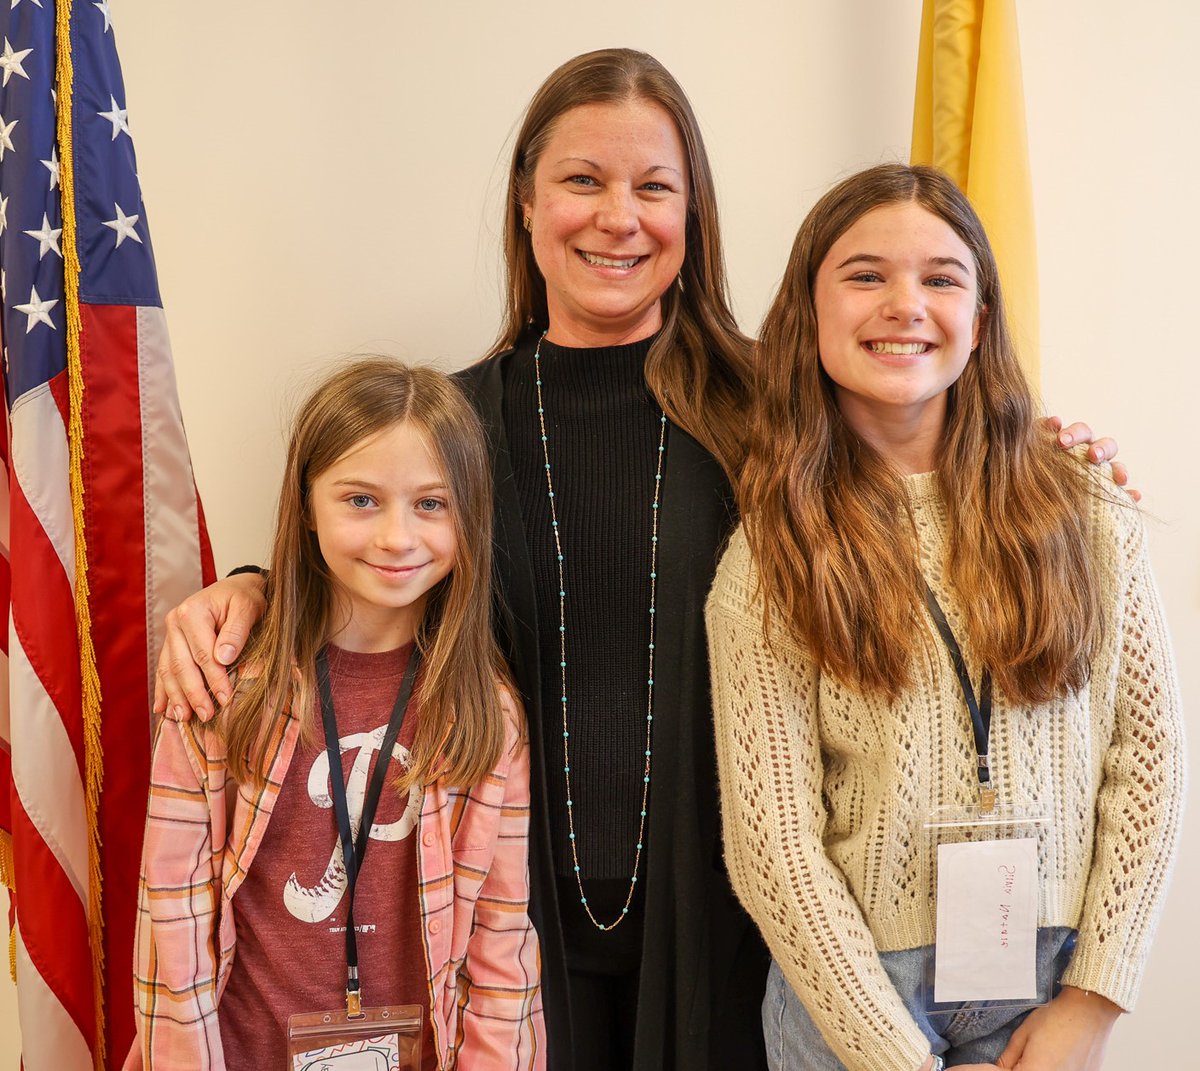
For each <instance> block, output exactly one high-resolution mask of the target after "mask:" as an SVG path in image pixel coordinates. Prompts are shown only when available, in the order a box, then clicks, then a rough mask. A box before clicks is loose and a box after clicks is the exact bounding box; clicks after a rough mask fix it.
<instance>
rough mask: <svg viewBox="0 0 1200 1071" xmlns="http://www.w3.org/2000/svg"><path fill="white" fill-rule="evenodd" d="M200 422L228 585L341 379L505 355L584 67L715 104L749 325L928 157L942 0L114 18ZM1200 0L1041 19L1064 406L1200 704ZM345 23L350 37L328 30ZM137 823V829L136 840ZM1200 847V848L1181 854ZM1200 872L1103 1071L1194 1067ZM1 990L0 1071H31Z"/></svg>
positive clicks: (738, 295)
mask: <svg viewBox="0 0 1200 1071" xmlns="http://www.w3.org/2000/svg"><path fill="white" fill-rule="evenodd" d="M112 6H113V14H114V25H115V29H116V32H117V34H118V42H119V44H120V46H121V50H122V59H123V61H124V66H125V75H126V82H127V87H128V91H129V113H130V120H131V125H132V128H133V132H134V135H135V137H136V138H137V146H138V153H139V170H140V175H141V180H142V183H143V187H144V190H145V196H146V200H147V203H148V205H149V219H150V224H151V227H152V228H153V235H154V240H155V247H156V252H157V256H158V262H159V269H160V276H161V281H162V288H163V296H164V300H165V302H166V308H167V313H168V319H169V322H170V324H171V329H172V334H173V338H174V343H175V350H176V363H177V369H178V374H179V380H180V385H181V392H182V398H183V408H184V414H185V418H186V420H187V425H188V431H189V435H190V439H191V444H192V450H193V456H194V459H195V464H196V474H197V478H198V480H199V484H200V488H201V491H202V493H203V495H204V499H205V505H206V507H207V511H208V516H209V522H210V526H211V530H212V533H213V541H214V545H215V548H216V553H217V558H218V566H219V567H220V568H221V569H228V568H229V567H231V566H233V565H236V564H238V563H240V562H242V561H247V560H251V561H257V560H261V559H262V557H263V555H264V547H265V540H266V531H267V523H268V516H269V513H270V510H271V507H272V501H273V497H274V494H275V487H276V479H277V473H278V469H279V462H280V456H281V446H280V428H281V424H282V420H283V414H284V412H285V411H286V404H287V401H288V399H289V397H294V394H295V392H296V390H297V389H298V386H299V385H302V384H303V382H304V377H305V374H306V373H307V372H309V371H311V370H312V369H315V368H318V367H320V366H321V365H322V364H323V363H324V362H325V361H327V360H328V359H329V358H330V357H332V356H334V355H336V354H340V353H343V352H348V351H356V350H362V349H379V350H385V351H387V352H393V353H397V354H399V355H402V356H405V357H408V358H413V359H429V360H436V361H438V362H439V363H440V364H441V365H442V366H443V367H444V368H447V369H451V368H455V367H458V366H459V365H462V364H464V363H466V362H467V361H468V360H470V359H472V358H473V357H475V356H477V355H478V354H480V353H481V352H482V351H483V350H484V348H485V347H486V346H487V344H488V342H489V341H490V339H491V336H492V333H493V331H494V329H495V324H496V317H497V308H498V293H499V291H498V283H497V273H496V256H495V248H496V245H497V229H496V219H497V215H498V197H499V183H500V181H501V178H502V175H503V158H504V156H505V153H506V150H507V147H508V145H507V138H508V136H509V135H510V134H511V132H512V126H513V123H514V120H515V118H516V116H517V114H518V112H519V111H520V109H521V107H522V105H523V104H524V102H525V101H526V100H527V98H528V96H529V94H530V93H531V92H532V90H533V89H534V88H535V86H536V85H537V84H538V82H539V81H540V80H541V78H542V77H543V76H544V75H545V74H546V73H548V72H549V70H550V69H551V68H552V67H553V66H555V65H556V64H557V63H558V62H560V61H561V60H563V59H565V58H566V57H568V56H570V55H572V54H574V53H575V52H579V51H583V50H585V49H588V48H594V47H599V46H602V45H611V44H628V45H633V46H635V47H640V48H645V49H647V50H649V51H651V52H653V53H655V54H656V55H657V56H659V58H661V59H662V60H663V61H664V62H665V63H666V64H667V66H668V67H670V68H671V70H672V71H673V72H674V73H675V74H676V75H677V76H678V77H679V79H680V81H681V82H682V83H683V84H684V86H686V87H687V89H688V91H689V93H690V94H691V96H692V100H693V103H694V105H695V107H696V111H697V113H698V114H699V116H700V118H701V122H702V124H703V126H704V131H705V135H706V137H707V139H708V144H709V148H710V152H711V155H712V157H713V162H714V166H715V169H716V174H717V180H718V184H719V189H720V195H721V203H722V207H723V218H724V222H725V227H726V235H727V248H728V258H729V265H730V270H731V275H732V280H733V286H734V290H735V300H736V305H737V309H738V312H739V315H740V317H741V319H742V323H743V326H744V327H746V328H747V329H750V330H753V329H754V327H755V325H756V324H757V321H758V319H759V317H760V316H761V314H762V312H763V310H764V308H765V305H766V302H767V300H768V298H769V296H770V292H771V289H772V287H773V286H774V284H775V282H776V281H777V279H778V277H779V274H780V272H781V270H782V268H783V264H784V260H785V258H786V252H787V249H788V247H789V245H790V243H791V238H792V235H793V234H794V231H795V229H796V226H797V225H798V223H799V221H800V219H801V218H802V216H803V215H804V213H805V211H806V210H807V208H808V207H809V205H810V204H811V203H812V201H813V200H814V198H815V197H816V196H817V195H818V194H819V193H820V192H821V191H822V190H823V189H824V188H825V187H826V185H827V184H828V183H829V182H830V180H832V179H834V178H835V177H837V176H839V175H841V174H843V173H845V172H848V171H850V170H853V169H855V168H858V167H860V166H862V165H865V164H870V163H873V162H876V161H879V160H884V159H895V158H903V157H904V156H905V155H906V152H907V145H908V124H909V116H910V110H911V97H912V85H913V74H914V70H915V65H916V40H917V25H918V21H919V9H920V3H919V2H918V0H908V3H901V2H899V0H855V2H853V3H841V4H830V3H827V2H825V0H780V2H778V3H770V2H766V0H744V2H743V3H740V4H737V5H733V4H716V3H712V2H709V0H660V2H659V3H657V4H654V5H647V4H645V3H644V2H641V0H636V2H631V0H609V2H608V3H607V4H606V5H604V6H603V7H601V8H590V9H587V11H588V12H589V14H588V15H584V14H581V11H582V10H584V9H580V8H579V7H578V5H568V4H563V3H559V4H549V3H531V2H527V0H524V2H516V3H509V4H496V5H492V4H483V3H478V4H464V3H461V2H458V3H454V2H449V3H446V4H442V5H434V4H415V3H404V4H400V3H394V2H388V0H342V2H341V3H339V4H337V5H325V4H316V3H297V2H295V0H292V2H290V3H283V2H282V0H245V2H244V3H242V4H240V5H238V7H237V14H236V17H234V18H231V19H229V20H228V21H227V22H222V23H216V22H214V21H212V20H211V19H208V20H205V19H203V18H200V17H198V16H199V15H201V14H202V13H203V14H207V13H209V12H213V11H216V10H217V9H215V8H212V7H211V6H208V7H206V6H204V5H196V4H181V3H176V4H164V3H162V2H161V0H160V2H151V0H120V2H119V3H118V2H117V0H113V4H112ZM1198 11H1200V9H1198V8H1197V7H1196V5H1195V4H1194V3H1193V2H1192V0H1145V2H1144V3H1141V4H1139V5H1129V4H1128V3H1124V2H1118V0H1089V2H1085V0H1056V2H1055V3H1037V2H1034V0H1021V2H1020V3H1019V12H1020V18H1021V31H1022V42H1023V48H1024V51H1025V74H1026V92H1027V103H1028V110H1029V121H1030V142H1031V152H1032V163H1033V172H1034V176H1033V177H1034V190H1035V194H1036V198H1037V212H1038V224H1039V226H1038V230H1039V246H1040V257H1041V281H1042V308H1043V332H1042V338H1043V362H1044V383H1043V387H1044V393H1045V396H1046V398H1047V402H1048V405H1049V408H1050V409H1052V410H1053V411H1056V412H1060V413H1063V414H1064V415H1068V416H1070V417H1072V418H1073V417H1078V416H1084V417H1087V418H1088V419H1089V420H1090V421H1091V422H1092V423H1093V424H1094V425H1095V426H1096V427H1097V428H1100V429H1103V430H1104V431H1105V432H1111V433H1113V434H1116V435H1117V436H1118V437H1119V438H1120V440H1121V443H1122V445H1123V456H1124V457H1125V458H1126V459H1127V460H1128V462H1129V463H1130V465H1131V466H1132V467H1133V469H1134V472H1135V475H1136V479H1137V483H1138V484H1139V486H1141V487H1142V488H1143V489H1144V491H1145V492H1146V495H1147V504H1148V507H1149V510H1150V511H1151V512H1152V513H1153V514H1154V516H1155V518H1156V520H1155V521H1154V522H1153V523H1152V540H1153V544H1154V555H1155V561H1156V565H1157V569H1158V575H1159V578H1160V583H1161V585H1162V588H1163V593H1164V596H1165V598H1166V602H1167V608H1168V612H1169V615H1170V619H1171V623H1172V625H1173V629H1174V634H1175V638H1176V644H1177V649H1178V652H1179V655H1180V662H1181V673H1182V675H1183V684H1184V693H1185V696H1195V695H1197V694H1200V670H1198V669H1197V668H1196V662H1195V661H1193V660H1192V659H1189V658H1188V657H1187V656H1188V654H1189V652H1191V651H1192V650H1194V649H1195V646H1196V642H1197V640H1198V639H1200V576H1198V570H1197V547H1198V546H1200V538H1198V537H1200V502H1198V501H1197V498H1196V496H1195V494H1194V493H1193V489H1194V485H1195V480H1194V478H1192V477H1190V476H1189V475H1188V473H1189V472H1190V471H1191V469H1190V465H1189V463H1188V461H1187V457H1188V451H1189V449H1190V448H1191V441H1190V440H1191V436H1190V435H1188V432H1189V431H1190V430H1191V427H1192V425H1193V424H1194V417H1193V413H1192V409H1193V408H1194V403H1193V401H1192V400H1193V399H1194V398H1195V397H1196V395H1197V388H1198V387H1200V374H1198V373H1197V372H1196V370H1195V367H1194V364H1195V358H1194V357H1193V355H1192V353H1191V350H1192V348H1193V347H1194V346H1195V342H1194V341H1193V340H1191V338H1190V335H1188V334H1187V332H1188V331H1189V330H1190V328H1191V324H1190V317H1191V314H1192V312H1193V310H1194V309H1195V308H1196V307H1197V301H1196V298H1195V295H1194V293H1193V291H1192V285H1191V284H1192V282H1193V280H1192V275H1193V266H1192V265H1191V263H1190V261H1191V260H1192V259H1194V257H1195V254H1196V250H1197V249H1200V224H1198V221H1197V214H1196V211H1195V208H1194V195H1193V194H1192V193H1191V189H1192V187H1194V175H1195V173H1196V171H1197V169H1198V168H1200V149H1198V147H1197V144H1196V140H1195V136H1194V134H1193V130H1194V127H1195V121H1194V116H1193V115H1192V114H1191V112H1192V110H1193V109H1194V105H1195V102H1196V101H1197V100H1200V73H1198V72H1197V68H1196V67H1195V65H1194V64H1193V62H1192V61H1193V55H1192V48H1193V43H1194V42H1195V41H1196V40H1198V39H1200V14H1198ZM335 16H336V17H335ZM130 821H131V822H139V821H140V815H131V816H130ZM1194 840H1195V838H1194V837H1193V836H1190V835H1189V836H1188V837H1187V839H1186V841H1185V849H1186V847H1187V846H1188V845H1190V844H1191V843H1192V842H1193V841H1194ZM1197 897H1200V861H1197V860H1196V859H1195V858H1191V859H1189V858H1187V857H1186V852H1185V858H1184V859H1183V860H1182V861H1181V862H1180V865H1179V867H1178V869H1177V872H1176V878H1175V887H1174V890H1173V893H1172V895H1171V898H1170V900H1169V902H1168V904H1167V908H1166V913H1165V916H1164V919H1163V923H1162V929H1161V932H1160V937H1159V941H1158V944H1157V947H1156V949H1155V952H1154V956H1153V960H1152V963H1151V968H1150V971H1149V974H1148V978H1147V982H1146V986H1145V990H1144V993H1143V997H1142V1002H1141V1004H1140V1006H1139V1008H1138V1011H1137V1013H1136V1014H1135V1015H1134V1016H1132V1017H1130V1018H1128V1019H1127V1020H1126V1021H1123V1022H1122V1023H1121V1024H1120V1025H1119V1027H1118V1029H1117V1032H1116V1034H1115V1037H1114V1042H1113V1046H1112V1049H1111V1055H1110V1058H1109V1060H1108V1067H1109V1068H1122V1069H1123V1068H1130V1069H1132V1068H1135V1067H1139V1066H1141V1065H1142V1064H1143V1062H1146V1061H1148V1060H1149V1059H1153V1060H1154V1062H1155V1063H1158V1064H1161V1065H1165V1066H1188V1065H1189V1064H1190V1063H1191V1062H1192V1061H1191V1049H1192V1046H1191V1045H1190V1044H1187V1039H1188V1034H1189V1031H1187V1030H1186V1029H1185V1028H1184V1026H1183V1025H1182V1024H1183V1023H1185V1022H1186V1021H1187V1016H1188V1015H1189V1013H1190V1012H1191V1003H1192V1001H1191V999H1190V994H1189V990H1190V986H1189V984H1188V983H1189V982H1190V980H1191V978H1192V971H1191V967H1192V959H1193V958H1194V950H1195V947H1196V938H1195V928H1194V926H1193V925H1191V923H1190V920H1189V918H1188V916H1187V913H1186V912H1187V904H1188V903H1189V902H1190V901H1193V900H1195V899H1196V898H1197ZM11 1004H12V990H11V987H10V986H8V984H7V983H6V982H4V981H3V980H0V1039H5V1040H3V1041H0V1071H8V1069H9V1068H10V1067H11V1068H15V1067H16V1066H17V1062H16V1055H15V1050H16V1043H15V1041H14V1040H9V1039H13V1038H15V1033H16V1028H15V1019H14V1016H13V1012H12V1011H11Z"/></svg>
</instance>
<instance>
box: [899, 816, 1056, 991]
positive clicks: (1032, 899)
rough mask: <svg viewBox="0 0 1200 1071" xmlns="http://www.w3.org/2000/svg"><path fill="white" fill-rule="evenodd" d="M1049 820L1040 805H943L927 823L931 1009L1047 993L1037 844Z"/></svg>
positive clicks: (926, 986) (927, 984) (1046, 831)
mask: <svg viewBox="0 0 1200 1071" xmlns="http://www.w3.org/2000/svg"><path fill="white" fill-rule="evenodd" d="M1050 826H1051V823H1050V822H1049V820H1048V819H1047V818H1046V817H1045V816H1044V814H1043V813H1042V812H1041V811H1040V809H1039V808H1036V807H1015V806H1012V805H999V806H993V807H991V808H990V809H986V810H985V809H982V808H981V807H967V808H943V809H939V810H937V811H935V812H934V813H933V814H932V815H931V816H930V818H929V820H928V821H927V822H926V823H925V831H926V834H927V835H928V837H929V843H930V847H931V850H932V853H933V859H934V863H935V866H936V882H937V884H936V887H935V890H934V892H935V895H934V903H935V905H936V906H935V908H934V918H933V919H932V920H931V921H932V922H933V923H934V925H933V926H932V927H931V928H932V929H933V931H934V934H935V941H934V944H933V945H932V946H930V947H929V948H928V949H927V950H926V964H925V971H924V979H925V980H924V984H923V991H924V1005H925V1010H926V1012H927V1013H928V1014H929V1015H939V1014H941V1015H950V1014H954V1013H957V1012H958V1011H960V1010H961V1009H962V1006H963V1005H964V1004H971V1003H976V1002H985V1001H986V1002H988V1003H990V1004H996V1005H1004V1006H1009V1007H1014V1008H1026V1007H1035V1006H1037V1005H1039V1004H1045V1003H1046V1002H1047V1001H1048V1000H1049V999H1050V996H1051V993H1050V989H1049V985H1048V984H1043V982H1045V981H1046V980H1044V979H1043V980H1041V981H1039V978H1038V968H1037V963H1038V959H1037V952H1038V921H1039V917H1040V910H1041V898H1042V889H1041V881H1040V876H1039V873H1038V843H1039V840H1041V839H1042V838H1044V837H1046V836H1048V835H1049V833H1050Z"/></svg>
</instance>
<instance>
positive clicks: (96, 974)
mask: <svg viewBox="0 0 1200 1071" xmlns="http://www.w3.org/2000/svg"><path fill="white" fill-rule="evenodd" d="M72 7H73V5H72V3H71V0H60V2H59V3H58V5H57V10H56V21H57V31H56V46H55V52H56V56H55V59H56V66H55V82H56V85H57V95H58V159H59V187H60V191H61V195H62V225H63V233H62V251H63V299H64V300H63V305H64V307H65V309H66V318H67V382H68V386H69V391H70V399H71V404H70V424H69V427H68V441H69V444H70V463H71V511H72V513H73V514H74V518H75V620H76V627H77V630H78V633H79V670H80V677H81V679H82V687H83V750H84V797H85V800H86V805H87V826H88V936H89V939H90V943H91V952H92V991H93V993H92V995H93V1003H94V1006H95V1013H96V1038H95V1042H94V1044H93V1045H92V1061H93V1064H94V1066H95V1067H96V1071H104V1067H105V1063H106V1060H105V1050H106V1048H107V1046H106V1044H105V1034H106V1031H105V1018H104V911H103V908H104V876H103V873H102V871H101V868H100V822H99V813H100V794H101V791H102V790H103V787H104V753H103V750H102V747H101V738H100V677H99V675H98V673H97V672H96V652H95V649H94V648H93V646H92V615H91V605H90V594H89V591H88V558H87V531H86V527H87V525H86V510H85V503H84V487H83V402H84V399H83V393H84V386H83V359H82V350H81V345H80V336H81V334H82V328H83V324H82V319H81V317H80V314H79V274H80V267H79V250H78V247H77V243H76V230H75V156H74V151H73V150H74V139H73V133H72V129H71V108H72V103H73V98H74V81H75V70H74V64H73V62H72V58H71V12H72Z"/></svg>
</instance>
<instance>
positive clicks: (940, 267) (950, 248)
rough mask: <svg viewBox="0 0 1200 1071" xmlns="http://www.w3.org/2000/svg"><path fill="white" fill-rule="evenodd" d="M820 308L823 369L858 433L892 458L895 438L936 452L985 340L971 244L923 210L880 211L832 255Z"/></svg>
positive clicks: (855, 227) (896, 207)
mask: <svg viewBox="0 0 1200 1071" xmlns="http://www.w3.org/2000/svg"><path fill="white" fill-rule="evenodd" d="M813 301H814V305H815V307H816V313H817V337H818V346H819V350H820V358H821V365H822V367H823V368H824V369H825V372H826V373H827V374H828V376H829V378H830V379H832V380H833V382H834V385H835V394H836V397H837V402H838V406H839V408H840V409H841V411H842V413H843V415H844V416H845V417H846V420H847V421H848V422H849V424H850V426H851V427H853V428H854V429H855V431H857V432H858V433H859V434H860V435H862V436H863V437H864V438H866V439H867V440H868V441H869V442H871V443H872V444H873V445H875V446H876V447H877V448H879V449H884V450H885V451H886V449H887V447H888V446H889V445H894V443H895V441H896V438H897V436H900V437H901V438H903V437H908V438H909V439H914V437H915V439H914V441H915V440H920V442H921V443H922V444H923V445H924V447H928V448H929V450H932V448H934V447H935V446H936V443H937V441H938V438H939V437H940V435H941V431H942V427H943V425H944V422H945V413H946V391H947V389H948V388H949V387H950V385H951V384H952V383H954V382H955V380H957V379H958V377H959V376H960V375H961V374H962V371H963V369H964V368H965V367H966V363H967V360H968V358H969V357H970V354H971V351H972V350H973V349H974V348H975V345H976V343H977V341H978V335H979V326H980V317H981V310H980V309H979V301H978V285H977V280H976V268H975V261H974V258H973V257H972V255H971V252H970V250H969V249H968V248H967V246H966V244H965V243H964V242H963V241H962V239H961V238H959V237H958V235H957V234H956V233H955V232H954V230H953V228H952V227H951V226H950V225H949V224H948V223H946V222H945V220H943V219H941V218H939V217H938V216H936V215H934V214H933V213H932V212H929V211H928V210H927V209H924V208H922V207H921V206H920V205H918V204H916V203H915V202H902V203H899V204H889V205H884V206H883V207H880V208H875V209H873V210H871V211H870V212H867V213H866V214H865V215H863V216H861V217H859V219H858V220H856V221H855V222H854V223H853V224H852V225H851V226H850V227H849V228H847V230H846V231H845V232H844V233H843V234H842V235H841V236H840V237H839V238H838V239H837V241H835V242H834V243H833V245H832V246H831V247H830V249H829V253H828V254H827V255H826V257H825V259H824V260H823V261H822V262H821V266H820V268H819V269H818V271H817V277H816V284H815V286H814V291H813ZM927 452H929V451H928V450H927Z"/></svg>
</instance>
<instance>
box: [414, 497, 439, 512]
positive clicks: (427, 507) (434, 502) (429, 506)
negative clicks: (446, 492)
mask: <svg viewBox="0 0 1200 1071" xmlns="http://www.w3.org/2000/svg"><path fill="white" fill-rule="evenodd" d="M445 507H446V503H445V502H443V501H442V500H441V499H440V498H422V499H421V500H420V501H419V502H418V503H417V509H418V510H420V511H421V512H422V513H436V512H437V511H438V510H440V509H445Z"/></svg>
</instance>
